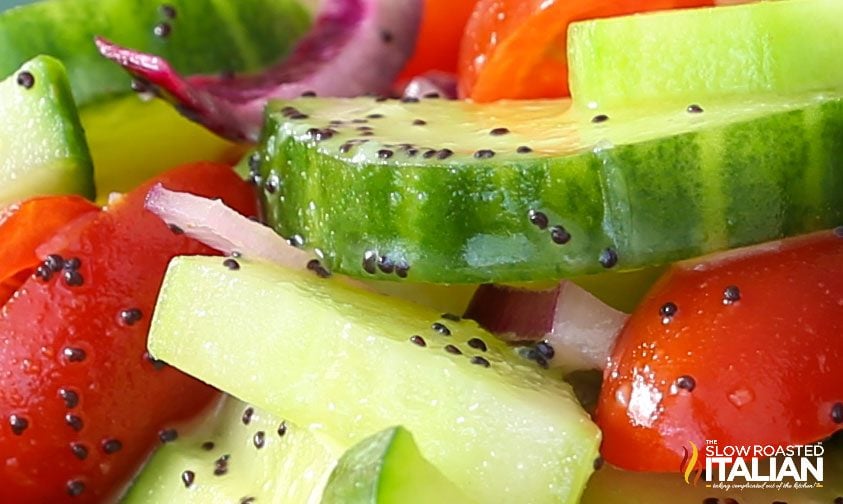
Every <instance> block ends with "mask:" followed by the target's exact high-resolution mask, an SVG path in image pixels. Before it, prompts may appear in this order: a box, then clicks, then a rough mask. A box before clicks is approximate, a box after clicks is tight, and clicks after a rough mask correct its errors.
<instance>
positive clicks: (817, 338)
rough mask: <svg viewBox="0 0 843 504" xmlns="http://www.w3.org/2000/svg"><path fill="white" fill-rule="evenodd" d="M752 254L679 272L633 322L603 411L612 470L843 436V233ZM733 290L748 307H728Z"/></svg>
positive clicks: (610, 375)
mask: <svg viewBox="0 0 843 504" xmlns="http://www.w3.org/2000/svg"><path fill="white" fill-rule="evenodd" d="M746 250H749V251H752V253H751V255H745V254H744V255H741V253H740V252H737V253H736V252H731V253H726V254H725V255H721V256H717V257H719V259H718V258H717V257H713V258H709V259H702V260H700V261H696V262H691V261H686V262H683V263H679V264H677V265H675V266H674V267H672V268H671V269H670V270H669V271H668V273H667V274H666V275H665V276H664V277H663V278H662V279H661V280H660V281H659V282H658V283H657V284H656V286H654V288H653V290H652V291H651V292H650V293H649V295H648V297H647V299H646V300H645V301H644V302H643V303H642V304H641V306H640V307H639V309H638V310H637V311H636V312H635V313H634V314H633V315H632V317H631V318H630V319H629V321H628V323H627V325H626V326H625V328H624V330H623V331H622V333H621V335H620V336H619V339H618V342H617V344H616V347H615V348H614V351H613V354H612V357H611V359H610V362H609V365H608V367H607V368H606V370H605V373H604V384H603V389H602V390H601V394H600V399H599V404H598V409H597V423H598V425H599V426H600V428H601V429H602V430H603V447H602V452H603V456H604V457H605V459H606V460H607V461H608V462H610V463H612V464H615V465H617V466H619V467H621V468H624V469H630V470H641V471H676V470H678V468H679V464H680V462H681V461H682V456H683V447H688V446H689V444H688V442H689V441H693V442H694V443H695V444H696V445H697V446H704V443H705V440H717V441H718V442H719V444H720V445H727V444H739V445H742V444H762V445H764V444H773V445H779V444H782V445H787V444H801V443H811V442H815V441H818V440H821V439H823V438H825V437H827V436H829V435H831V434H833V433H834V432H835V431H837V430H839V429H841V428H843V424H841V423H839V422H843V419H841V418H837V419H835V415H834V414H833V413H832V410H833V409H834V408H835V405H836V404H838V403H843V339H841V338H840V335H841V334H843V232H841V231H838V232H837V233H834V232H830V231H826V232H821V233H816V234H812V235H808V236H805V237H798V238H793V239H788V240H784V241H782V242H777V243H772V244H765V245H760V246H757V247H753V248H749V249H746ZM730 286H736V287H737V288H738V293H739V298H740V299H739V300H737V301H734V302H728V300H727V301H726V302H724V299H726V298H727V297H728V296H729V295H732V297H734V294H735V291H730V292H729V294H726V293H725V292H726V289H727V288H728V287H730ZM667 303H674V304H675V306H676V308H677V311H676V313H675V314H674V315H673V316H672V317H667V318H665V317H664V313H665V312H664V310H663V309H662V307H664V306H665V305H666V304H667ZM668 311H669V310H668ZM665 322H666V323H665ZM682 377H686V378H682ZM688 377H689V378H691V380H692V381H691V382H689V381H688ZM677 385H678V386H677ZM689 385H690V386H689ZM683 386H684V388H683ZM689 389H690V390H689ZM839 408H843V404H841V405H840V406H839Z"/></svg>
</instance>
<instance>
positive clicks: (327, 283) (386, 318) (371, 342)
mask: <svg viewBox="0 0 843 504" xmlns="http://www.w3.org/2000/svg"><path fill="white" fill-rule="evenodd" d="M222 263H223V261H222V259H220V258H203V257H182V258H177V259H175V260H174V261H173V262H172V263H171V265H170V268H169V270H168V273H167V275H166V277H165V281H164V285H163V287H162V291H161V295H160V298H159V301H158V305H157V307H156V309H155V315H154V319H153V321H152V328H151V332H150V336H149V338H150V339H149V349H150V352H151V353H152V354H153V355H155V356H156V357H157V358H160V359H163V360H164V361H166V362H168V363H170V364H172V365H174V366H176V367H178V368H179V369H182V370H184V371H185V372H187V373H190V374H192V375H194V376H197V377H199V378H200V379H202V380H204V381H206V382H208V383H211V384H212V385H214V386H216V387H218V388H220V389H222V390H224V391H227V392H229V393H231V394H233V395H235V396H237V397H240V398H242V399H244V400H247V401H249V402H250V403H252V404H255V405H258V406H260V407H261V408H264V409H266V410H268V411H270V412H273V413H276V414H283V415H284V417H285V418H288V419H290V421H292V422H293V423H294V424H295V425H299V426H301V427H303V428H306V429H309V430H315V431H318V432H319V433H320V434H323V435H325V436H327V437H329V438H331V439H332V440H333V441H334V442H335V443H337V445H339V446H341V447H344V448H349V447H351V446H352V445H354V444H356V443H357V442H359V441H361V440H363V439H365V438H366V437H368V436H370V435H372V434H374V433H375V432H378V431H380V430H383V429H386V428H389V427H391V426H395V425H403V426H405V427H406V428H407V429H409V430H410V431H411V432H412V433H413V436H414V438H415V440H416V442H417V443H418V448H419V450H420V451H421V453H423V454H424V457H425V458H426V459H428V460H429V461H430V462H431V463H432V464H433V465H434V466H436V468H437V469H439V470H440V471H442V473H443V474H446V475H447V477H448V478H449V479H450V480H451V481H452V482H454V483H455V484H456V485H457V486H458V487H459V488H460V489H461V490H462V491H463V492H465V493H466V494H467V495H470V496H472V497H475V498H476V499H477V500H478V501H480V502H489V503H495V502H507V503H508V502H525V503H526V502H533V503H543V502H554V503H575V502H577V500H578V498H579V495H580V493H581V492H582V488H583V486H584V485H585V482H586V479H587V478H588V476H589V474H590V473H591V472H592V470H593V466H592V464H593V461H594V459H595V457H596V456H597V450H598V444H599V438H600V434H599V431H598V430H597V428H596V426H595V425H594V424H593V423H592V422H591V420H590V419H589V417H588V415H587V414H586V413H585V412H584V411H583V410H582V408H581V407H580V405H579V404H578V403H577V401H576V399H575V398H574V396H573V393H572V391H571V388H570V386H568V385H567V384H565V383H564V382H562V381H561V380H560V379H558V378H554V377H552V376H551V375H550V374H548V373H547V372H544V371H542V370H541V369H539V368H538V367H537V366H536V365H535V364H534V363H530V362H528V361H526V360H524V359H522V358H520V357H519V356H517V354H516V353H515V352H514V351H512V350H511V349H509V348H507V347H506V346H505V345H504V344H503V343H501V342H498V341H497V340H495V339H494V338H493V337H492V336H491V335H489V334H488V333H487V332H485V331H483V330H482V329H480V328H479V327H478V326H477V325H476V324H475V323H474V322H471V321H461V322H454V321H452V320H448V319H442V318H439V315H440V313H439V312H438V311H434V310H430V309H427V308H423V307H420V306H416V305H413V304H410V303H407V302H405V301H401V300H394V299H390V298H388V297H386V296H383V295H379V294H373V293H369V292H363V291H360V290H357V289H354V288H351V287H348V286H346V285H344V284H343V283H342V282H341V281H334V280H332V279H322V278H318V277H317V276H316V275H314V274H313V273H312V272H306V271H301V272H299V271H290V270H285V269H282V268H279V267H277V266H272V265H266V264H253V263H248V262H245V261H242V260H241V262H240V268H239V269H238V270H236V271H233V270H231V269H229V268H227V267H225V266H224V265H223V264H222ZM443 333H450V335H449V336H448V335H445V334H443ZM413 336H418V338H412V337H413ZM412 340H415V341H417V342H418V343H414V342H413V341H412ZM421 340H424V346H421ZM447 345H452V347H453V348H451V347H447V348H446V346H447ZM484 345H485V346H486V347H487V349H486V351H483V349H482V347H483V346H484ZM448 348H450V350H451V351H450V352H449V351H448ZM453 351H459V352H461V353H460V354H455V353H452V352H453Z"/></svg>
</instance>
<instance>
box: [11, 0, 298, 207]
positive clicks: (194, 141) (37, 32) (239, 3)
mask: <svg viewBox="0 0 843 504" xmlns="http://www.w3.org/2000/svg"><path fill="white" fill-rule="evenodd" d="M165 5H166V6H168V7H167V8H165ZM169 8H172V11H170V10H169ZM173 13H174V16H173ZM311 18H312V14H311V12H309V11H308V10H307V9H306V8H305V6H303V4H302V2H299V1H298V0H167V1H166V2H163V1H161V0H45V1H41V2H37V3H32V4H29V5H24V6H21V7H17V8H12V9H9V10H7V11H3V12H2V13H0V75H5V74H7V73H9V72H12V71H13V70H15V69H16V68H17V67H18V66H20V64H22V63H23V62H24V61H26V60H28V59H29V58H31V57H34V56H36V55H38V54H49V55H51V56H54V57H56V58H58V59H60V60H61V61H62V62H63V63H64V64H65V66H66V67H67V71H68V75H69V77H70V81H71V84H72V88H73V95H74V96H75V98H76V100H77V104H78V106H79V108H80V112H81V116H82V122H83V124H84V126H85V130H86V132H87V134H88V137H89V140H90V150H91V154H92V156H93V158H94V160H95V161H96V173H95V176H96V182H97V189H98V191H99V196H100V199H101V200H102V201H104V200H105V199H106V198H107V197H108V194H109V193H111V192H112V191H117V192H124V191H127V190H129V189H131V188H132V187H134V186H135V185H137V184H138V183H139V182H141V181H143V180H146V179H147V178H149V177H150V176H152V175H155V174H157V173H160V172H161V171H162V170H164V169H167V168H171V167H172V166H175V165H178V164H182V163H186V162H193V161H197V160H216V161H231V162H236V160H237V159H239V156H238V154H239V153H240V152H241V151H240V150H238V149H237V148H236V147H234V146H233V145H232V144H231V143H229V142H226V141H224V140H222V139H219V138H216V137H214V136H213V135H211V134H209V133H208V132H207V131H205V130H204V129H203V128H201V127H199V126H197V125H195V124H194V123H192V122H190V121H188V120H187V119H185V118H183V117H181V116H179V115H178V114H177V113H176V112H173V111H172V110H168V107H167V106H165V105H163V104H161V103H159V102H158V100H154V101H149V99H150V98H151V97H146V99H145V100H142V99H140V98H139V97H137V96H133V95H134V94H135V93H134V92H133V91H132V89H131V77H129V75H128V74H126V72H125V71H123V69H121V68H120V67H118V66H117V65H114V64H113V63H111V62H110V61H108V60H106V59H105V58H103V57H102V56H100V54H99V52H98V51H97V48H96V46H95V45H94V36H96V35H101V36H105V37H108V38H109V39H111V40H114V41H115V42H118V43H121V44H124V45H127V46H130V47H134V48H137V49H138V50H141V51H146V52H151V53H155V54H158V55H161V56H162V57H165V58H167V59H168V60H169V61H170V62H171V63H173V65H174V66H175V68H176V69H178V70H179V71H180V72H183V73H184V74H217V73H220V72H252V71H256V70H259V69H261V68H263V67H266V66H268V65H269V64H271V63H274V62H275V61H276V60H277V59H279V58H281V57H283V56H284V55H285V54H287V53H288V52H289V50H290V49H291V48H292V45H293V43H294V42H296V41H297V40H298V39H299V38H300V37H301V36H302V35H303V34H304V33H305V32H306V31H307V29H308V28H309V26H310V21H311ZM156 32H157V33H159V34H163V33H165V32H166V33H167V35H166V36H158V35H156Z"/></svg>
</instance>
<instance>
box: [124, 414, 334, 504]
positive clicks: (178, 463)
mask: <svg viewBox="0 0 843 504" xmlns="http://www.w3.org/2000/svg"><path fill="white" fill-rule="evenodd" d="M249 410H251V414H249ZM246 420H248V421H246ZM281 432H283V436H282V435H280V433H281ZM176 433H177V435H178V438H177V439H176V440H175V441H170V442H168V443H167V444H164V445H163V446H161V447H160V448H159V449H158V450H157V451H156V452H155V455H154V456H153V457H152V459H150V461H149V462H148V463H147V464H146V466H145V467H144V469H143V471H142V472H141V474H140V476H138V479H137V480H136V481H135V483H134V484H133V485H132V487H131V488H130V489H129V492H128V494H127V495H126V497H125V498H124V500H123V504H148V503H173V504H175V503H179V504H208V503H217V502H219V503H232V504H236V503H238V502H242V499H245V498H247V497H253V498H254V499H255V502H256V503H267V502H274V503H277V504H285V503H304V502H309V503H313V504H315V503H318V502H319V499H320V497H321V495H322V490H323V488H324V485H325V482H326V481H327V480H328V476H329V475H330V474H331V470H332V469H333V467H334V465H335V464H336V460H337V458H338V457H339V456H340V455H341V454H342V451H341V450H339V449H337V448H335V447H333V446H332V445H330V444H329V443H326V442H324V440H323V439H322V438H320V437H319V436H318V435H316V434H314V433H312V432H308V431H307V430H304V429H299V428H298V427H296V426H295V425H292V424H290V423H287V422H284V421H283V420H280V419H279V418H277V417H275V416H273V415H270V414H269V413H267V412H265V411H262V410H260V409H256V408H253V407H251V406H249V405H247V404H245V403H243V402H241V401H238V400H236V399H234V398H226V399H225V400H224V403H223V404H222V406H221V407H219V408H218V409H217V410H215V411H214V412H213V413H212V414H210V415H208V416H206V417H205V418H203V419H202V423H200V424H198V425H197V426H196V427H194V428H188V429H179V430H177V431H176ZM162 434H164V435H165V436H167V435H171V434H172V433H167V432H163V431H162ZM209 443H212V444H209ZM259 446H260V447H259ZM226 455H228V457H227V458H225V456H226ZM220 468H222V469H220ZM215 472H216V473H218V474H215ZM219 473H222V474H219Z"/></svg>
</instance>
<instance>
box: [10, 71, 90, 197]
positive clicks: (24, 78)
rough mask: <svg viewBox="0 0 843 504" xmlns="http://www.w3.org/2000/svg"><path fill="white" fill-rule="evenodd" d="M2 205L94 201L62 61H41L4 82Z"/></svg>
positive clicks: (84, 146) (84, 147)
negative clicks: (57, 198)
mask: <svg viewBox="0 0 843 504" xmlns="http://www.w3.org/2000/svg"><path fill="white" fill-rule="evenodd" d="M0 117H2V118H3V120H2V121H0V206H4V205H6V204H8V203H11V202H13V201H17V200H21V199H25V198H28V197H31V196H37V195H48V194H79V195H82V196H87V197H93V195H94V182H93V170H92V168H91V158H90V155H89V154H88V145H87V144H86V143H85V134H84V132H83V130H82V126H81V124H80V123H79V116H78V115H77V112H76V104H75V103H74V102H73V97H72V96H71V93H70V85H69V83H68V82H67V74H66V73H65V70H64V67H63V66H62V65H61V63H59V62H58V61H56V60H54V59H53V58H50V57H47V56H39V57H37V58H35V59H33V60H32V61H29V62H27V63H25V64H24V65H23V66H22V67H21V68H20V69H18V70H17V71H15V72H14V73H12V74H11V75H10V76H9V77H7V78H6V80H4V81H3V82H0Z"/></svg>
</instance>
